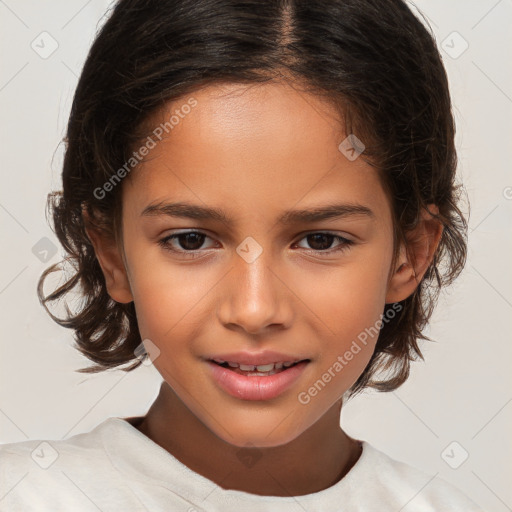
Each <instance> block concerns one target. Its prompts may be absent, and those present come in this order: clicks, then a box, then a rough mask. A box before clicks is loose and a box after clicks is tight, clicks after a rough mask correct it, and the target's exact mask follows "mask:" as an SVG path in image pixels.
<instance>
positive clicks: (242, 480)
mask: <svg viewBox="0 0 512 512" xmlns="http://www.w3.org/2000/svg"><path fill="white" fill-rule="evenodd" d="M193 97H194V98H195V99H196V100H197V102H198V103H197V106H196V107H194V108H193V109H192V110H191V112H190V113H189V114H188V115H186V116H185V117H184V118H183V119H181V120H180V122H179V124H178V125H177V126H175V127H174V129H173V130H172V132H170V135H169V136H168V137H167V138H165V139H163V140H162V141H161V142H159V143H158V144H157V146H156V147H155V148H154V149H152V150H151V152H150V154H149V155H148V158H146V160H145V162H143V163H141V164H139V165H138V166H137V167H136V168H135V169H134V171H133V172H132V173H131V174H130V176H129V178H126V179H125V180H124V182H123V185H122V186H123V228H122V229H123V232H122V234H123V240H122V243H118V244H116V243H115V242H113V241H111V240H108V239H107V238H105V237H104V236H103V235H101V234H100V233H98V232H96V231H94V230H93V229H89V230H88V234H89V237H90V239H91V241H92V243H93V245H94V247H95V250H96V254H97V257H98V260H99V262H100V264H101V267H102V269H103V272H104V275H105V280H106V284H107V288H108V292H109V294H110V296H111V297H112V298H113V299H114V300H116V301H118V302H123V303H126V302H130V301H132V300H133V301H134V302H135V307H136V311H137V318H138V322H139V328H140V333H141V337H142V339H149V340H151V342H152V343H153V344H154V345H155V346H156V347H158V350H159V351H160V352H159V355H158V357H157V358H156V359H154V361H153V364H154V365H155V367H156V368H157V370H158V371H159V372H160V373H161V375H162V377H163V379H164V382H163V383H162V386H161V389H160V393H159V396H158V397H157V399H156V400H155V402H154V403H153V405H152V406H151V408H150V409H149V411H148V413H147V415H146V416H145V417H144V418H143V421H142V423H140V424H138V425H137V428H138V429H139V430H140V431H141V432H142V433H144V434H145V435H146V436H148V437H149V438H150V439H152V440H153V441H154V442H155V443H157V444H159V445H160V446H161V447H163V448H164V449H166V450H167V451H168V452H170V453H171V454H172V455H174V456H175V457H176V458H177V459H179V460H180V461H181V462H182V463H184V464H185V465H187V466H188V467H189V468H191V469H192V470H194V471H196V472H198V473H200V474H202V475H203V476H205V477H206V478H209V479H210V480H212V481H213V482H215V483H217V484H218V485H219V486H221V487H222V488H225V489H236V490H242V491H245V492H250V493H254V494H261V495H273V496H290V495H291V496H300V495H304V494H309V493H313V492H318V491H320V490H323V489H326V488H328V487H330V486H332V485H334V484H335V483H336V482H338V481H339V480H340V479H341V478H342V477H343V476H344V475H345V474H346V473H347V472H348V471H349V470H350V468H351V467H352V466H353V465H354V463H355V462H356V461H357V460H358V458H359V456H360V453H361V452H360V445H359V443H358V442H357V441H356V440H355V439H352V438H351V437H349V436H348V435H347V434H346V433H345V432H344V431H343V430H342V429H341V427H340V411H341V407H342V396H343V394H344V393H345V392H346V391H347V390H348V389H349V388H350V387H351V386H352V385H353V384H354V383H355V381H356V380H357V378H358V377H359V376H360V375H361V373H362V372H363V370H364V369H365V367H366V365H367V363H368V361H369V360H370V357H371V355H372V353H373V350H374V347H375V342H376V338H368V342H367V344H366V345H362V344H361V351H360V352H359V353H358V354H357V355H355V356H354V358H353V359H352V360H351V361H350V362H348V364H347V365H346V366H345V367H344V368H343V370H342V371H341V372H339V373H337V374H336V377H334V378H333V379H332V380H331V381H330V382H329V383H328V384H327V385H326V386H325V388H324V389H322V390H321V392H319V393H318V394H317V395H316V396H314V397H312V398H311V400H310V401H309V403H308V404H301V403H300V402H299V401H298V399H297V395H298V393H299V392H301V391H307V390H308V388H310V387H311V386H312V385H313V384H314V383H315V381H317V380H318V379H319V378H320V377H321V375H322V374H323V373H324V372H325V371H327V369H328V368H329V367H332V366H333V364H334V362H335V361H336V360H337V357H338V356H339V355H343V354H344V353H345V351H346V350H348V349H349V347H350V345H351V343H352V342H353V340H355V339H357V336H358V334H359V333H361V332H362V331H364V329H365V328H369V327H371V326H374V325H375V323H376V322H377V321H378V320H379V318H380V315H381V314H382V313H383V311H384V306H385V304H386V303H393V302H398V301H401V300H403V299H405V298H406V297H408V296H409V295H411V294H412V293H413V291H414V290H415V288H416V287H417V285H418V283H419V282H420V280H421V278H422V277H423V275H424V273H425V271H426V270H427V268H428V266H429V264H430V262H431V261H432V257H433V254H434V251H435V249H436V247H437V245H438V243H439V239H440V236H441V232H442V227H441V226H440V225H439V224H438V223H437V222H435V221H434V220H433V219H432V218H430V217H429V216H428V214H427V215H424V216H423V218H422V220H421V222H420V224H419V225H418V228H417V229H416V230H415V231H414V232H412V233H410V244H409V252H407V251H406V250H405V248H404V247H402V248H400V253H399V254H400V257H399V258H398V261H397V263H396V266H395V267H394V268H391V263H392V255H393V239H392V216H391V210H390V202H389V200H388V198H387V197H386V193H385V191H384V189H383V187H382V184H381V182H380V180H379V178H378V176H377V171H376V170H375V168H373V167H371V166H370V165H368V164H367V163H366V162H364V160H363V158H361V157H360V158H357V159H356V160H354V161H350V160H348V159H347V158H346V157H345V156H344V154H342V153H341V152H340V151H339V150H338V146H339V144H340V142H341V141H343V140H344V138H345V137H346V135H345V134H343V133H342V131H341V129H340V123H339V118H338V117H337V113H336V112H335V111H334V109H333V108H332V107H331V106H330V105H329V104H327V103H326V102H325V100H323V99H321V98H319V97H316V96H314V95H310V94H308V93H305V92H300V91H299V90H297V89H296V88H293V87H291V86H290V85H288V84H286V83H279V82H271V83H266V84H263V85H261V84H258V85H252V86H246V85H241V84H222V85H221V84H217V85H214V86H208V87H206V88H204V89H202V90H200V91H198V92H197V93H195V94H193ZM187 99H188V97H187V98H185V99H184V100H183V101H176V102H175V103H174V104H172V105H168V106H167V107H168V108H166V109H165V110H162V111H160V112H159V113H158V114H157V115H155V116H153V118H152V119H150V122H149V124H148V126H154V127H155V126H157V125H158V124H159V122H161V121H165V120H166V119H168V118H169V116H170V113H171V111H173V110H175V109H176V108H179V107H180V105H183V104H185V102H186V100H187ZM151 123H153V124H151ZM363 142H364V141H363ZM161 201H164V202H171V201H187V202H190V203H193V204H196V205H201V206H210V207H217V208H223V209H224V210H225V211H226V212H227V214H228V215H229V216H230V218H231V219H232V222H230V223H225V222H222V221H218V220H195V219H185V218H182V219H179V218H172V217H170V216H164V215H161V216H145V217H142V216H141V212H142V211H143V210H144V208H145V207H146V206H148V205H149V204H155V203H158V202H161ZM332 202H343V203H357V204H361V205H364V206H366V207H368V208H370V209H371V210H372V211H373V213H374V216H373V217H368V216H364V215H354V216H351V217H346V218H338V219H329V220H323V221H319V222H315V223H312V224H311V223H303V222H301V223H298V224H293V225H286V226H284V225H280V224H279V223H277V218H278V217H279V215H280V214H281V213H282V212H283V211H284V210H288V209H306V208H311V207H314V206H315V207H318V206H322V205H326V204H328V203H332ZM430 209H431V211H433V210H435V206H433V205H431V208H430ZM177 230H181V231H186V230H192V231H193V230H198V231H200V232H202V233H205V234H206V235H207V236H206V237H204V238H200V239H199V241H197V240H196V241H195V242H194V240H192V242H190V241H189V242H188V245H187V240H186V239H185V240H184V239H183V237H182V238H181V240H180V239H174V240H173V241H172V242H169V243H170V244H171V246H172V247H173V248H174V249H175V250H176V251H181V252H172V251H170V250H168V249H165V248H163V247H161V246H160V245H159V244H158V241H159V240H161V239H163V238H164V237H165V236H169V235H170V234H174V233H175V232H176V231H177ZM326 231H327V232H329V233H331V234H334V235H339V236H342V237H345V238H346V239H349V240H351V241H353V242H354V243H353V244H352V245H350V246H345V248H344V249H343V250H340V251H334V249H336V248H338V247H339V246H340V242H339V241H338V240H337V239H335V238H334V237H331V238H327V240H325V241H322V240H321V239H320V240H319V241H318V240H315V239H314V238H313V239H312V238H311V237H308V236H307V235H311V234H312V233H319V232H320V233H323V232H326ZM248 236H250V237H252V238H253V239H254V240H255V241H256V242H257V243H258V244H259V246H260V247H261V248H262V250H263V252H262V253H261V254H260V255H259V257H257V258H256V259H255V260H254V261H253V262H252V263H248V262H247V261H246V260H245V259H243V258H242V257H240V256H239V254H238V253H237V252H236V248H237V247H238V246H239V245H240V244H241V243H242V242H243V241H244V240H245V238H246V237H248ZM201 240H202V242H201ZM315 242H316V245H315ZM201 243H202V245H201ZM194 244H195V245H194ZM189 247H193V248H194V247H199V249H197V250H196V251H195V252H196V255H199V257H198V258H196V259H192V258H190V257H188V258H187V254H184V253H185V252H186V251H187V249H188V248H189ZM189 252H190V249H189ZM264 349H273V350H277V351H281V352H284V353H288V354H294V355H300V356H301V358H309V359H310V360H311V362H310V363H309V364H308V366H307V367H306V369H305V371H304V373H303V374H302V375H301V376H300V378H299V380H298V381H297V382H296V383H295V384H294V385H293V386H292V387H291V388H290V389H288V390H287V391H286V392H284V393H283V394H282V395H280V396H278V397H276V398H274V399H272V400H268V401H247V400H241V399H238V398H234V397H232V396H230V395H228V394H226V393H225V392H224V391H222V389H220V388H219V387H218V386H217V385H216V383H215V381H214V380H213V379H212V377H211V376H210V374H209V371H208V367H207V363H206V362H205V361H204V359H202V358H203V357H205V356H207V355H211V354H220V353H222V352H233V351H238V350H247V351H260V350H264ZM244 457H253V459H252V460H253V461H254V463H252V464H247V462H246V459H244ZM244 461H245V462H244ZM290 468H293V471H290Z"/></svg>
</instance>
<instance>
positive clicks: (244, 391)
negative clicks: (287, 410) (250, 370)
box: [208, 361, 308, 400]
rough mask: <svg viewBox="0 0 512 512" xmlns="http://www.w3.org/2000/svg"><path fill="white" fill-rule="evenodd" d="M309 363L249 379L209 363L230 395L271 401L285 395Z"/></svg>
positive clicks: (242, 398)
mask: <svg viewBox="0 0 512 512" xmlns="http://www.w3.org/2000/svg"><path fill="white" fill-rule="evenodd" d="M307 364H308V361H302V362H300V363H298V364H296V365H295V366H291V367H289V368H288V369H286V370H283V371H282V372H279V373H275V374H274V375H269V376H268V377H262V376H254V377H249V376H247V377H246V376H245V375H241V374H239V373H236V372H234V371H232V370H229V369H228V368H224V367H223V366H220V365H218V364H216V363H214V362H212V361H208V365H209V366H210V368H211V372H212V375H213V378H214V379H215V380H216V382H217V384H218V385H219V386H220V387H221V388H222V389H223V390H224V391H225V392H226V393H228V394H229V395H231V396H234V397H235V398H240V399H241V400H270V399H272V398H275V397H276V396H279V395H280V394H281V393H284V391H286V390H287V389H288V388H289V387H290V386H292V384H293V383H294V382H295V381H296V380H297V379H298V378H299V377H300V376H301V375H302V372H303V371H304V369H305V368H306V365H307Z"/></svg>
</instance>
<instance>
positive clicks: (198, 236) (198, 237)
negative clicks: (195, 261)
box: [180, 233, 205, 251]
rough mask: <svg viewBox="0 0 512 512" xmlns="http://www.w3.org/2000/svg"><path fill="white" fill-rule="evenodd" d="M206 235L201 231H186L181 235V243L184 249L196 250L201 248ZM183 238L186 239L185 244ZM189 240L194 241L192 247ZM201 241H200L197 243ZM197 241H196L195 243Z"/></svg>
mask: <svg viewBox="0 0 512 512" xmlns="http://www.w3.org/2000/svg"><path fill="white" fill-rule="evenodd" d="M204 236H205V235H202V234H201V233H185V234H183V235H180V245H181V247H182V249H188V250H190V251H194V250H196V249H199V248H200V247H201V246H202V245H203V243H204V240H203V239H204ZM183 239H185V240H186V241H185V244H183V243H182V242H183ZM194 239H195V240H194ZM189 241H191V242H192V247H190V244H189V243H188V242H189ZM198 241H199V243H197V242H198ZM194 242H195V243H194Z"/></svg>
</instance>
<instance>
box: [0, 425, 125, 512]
mask: <svg viewBox="0 0 512 512" xmlns="http://www.w3.org/2000/svg"><path fill="white" fill-rule="evenodd" d="M106 421H108V420H106ZM104 423H105V422H104ZM104 423H103V424H104ZM103 424H101V425H99V426H98V427H96V428H95V429H93V430H92V431H91V432H87V433H83V434H77V435H75V436H72V437H70V438H68V439H61V440H52V439H48V440H43V439H38V440H29V441H21V442H15V443H5V444H1V445H0V497H2V499H1V501H0V511H4V510H5V511H7V510H24V511H32V510H34V511H35V510H52V508H53V510H57V509H59V510H60V509H62V508H59V507H64V506H65V507H76V508H75V510H82V508H81V506H80V504H79V503H80V502H81V500H84V493H83V492H81V491H83V490H84V489H87V490H88V491H89V492H90V493H92V494H94V493H95V492H96V490H97V489H99V488H101V486H104V485H105V484H106V482H105V479H109V480H112V479H115V478H116V476H117V472H116V471H114V469H113V468H112V464H111V463H110V461H109V458H108V455H107V453H106V451H105V449H104V447H103V444H102V439H101V435H100V433H101V427H102V425H103ZM108 483H109V484H110V483H112V482H108Z"/></svg>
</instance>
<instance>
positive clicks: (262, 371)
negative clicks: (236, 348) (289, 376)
mask: <svg viewBox="0 0 512 512" xmlns="http://www.w3.org/2000/svg"><path fill="white" fill-rule="evenodd" d="M210 361H211V362H213V363H215V364H217V365H218V366H221V367H222V368H226V369H228V370H231V371H232V372H234V373H238V374H239V375H244V376H245V377H268V376H270V375H275V374H276V373H281V372H284V371H287V370H288V369H290V368H293V367H294V366H296V365H298V364H300V363H309V362H310V359H301V360H297V361H280V362H276V363H268V364H260V365H252V364H240V363H237V362H236V361H223V360H222V359H210Z"/></svg>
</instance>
